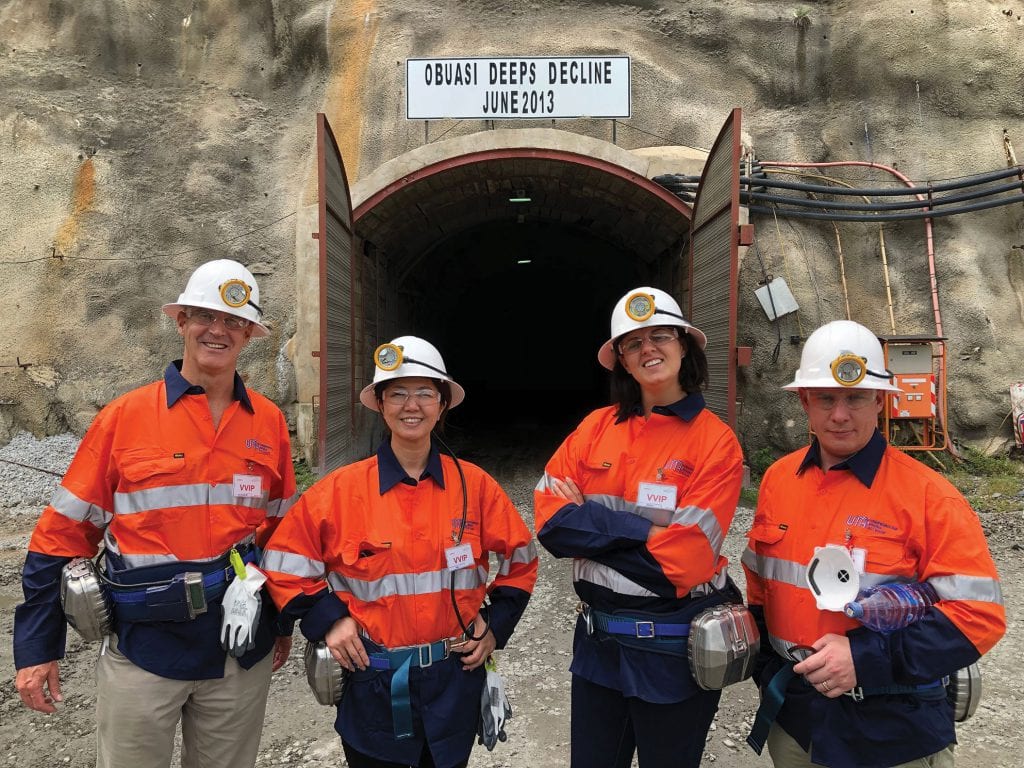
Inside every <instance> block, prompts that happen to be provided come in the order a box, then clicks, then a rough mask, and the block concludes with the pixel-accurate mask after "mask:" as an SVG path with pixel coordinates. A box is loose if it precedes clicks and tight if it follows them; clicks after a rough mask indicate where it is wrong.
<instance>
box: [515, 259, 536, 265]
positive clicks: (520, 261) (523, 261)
mask: <svg viewBox="0 0 1024 768" xmlns="http://www.w3.org/2000/svg"><path fill="white" fill-rule="evenodd" d="M531 261H533V259H519V261H517V262H516V264H529V263H530V262H531Z"/></svg>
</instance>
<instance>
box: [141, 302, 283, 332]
mask: <svg viewBox="0 0 1024 768" xmlns="http://www.w3.org/2000/svg"><path fill="white" fill-rule="evenodd" d="M189 307H199V308H200V309H212V310H213V311H214V312H223V313H224V314H225V315H234V316H235V317H240V318H242V319H243V320H248V321H249V322H250V323H252V335H253V336H255V337H260V336H269V335H270V329H269V328H267V326H265V325H263V323H258V322H256V321H255V320H253V319H252V318H249V317H246V316H245V315H240V314H239V313H237V312H230V311H228V310H226V309H225V308H224V306H223V305H220V304H212V303H209V302H203V301H200V302H196V303H195V304H164V305H163V307H161V309H162V310H163V313H164V314H165V315H167V316H168V317H169V318H171V319H172V320H175V321H176V320H177V319H178V313H179V312H184V311H185V310H186V309H188V308H189Z"/></svg>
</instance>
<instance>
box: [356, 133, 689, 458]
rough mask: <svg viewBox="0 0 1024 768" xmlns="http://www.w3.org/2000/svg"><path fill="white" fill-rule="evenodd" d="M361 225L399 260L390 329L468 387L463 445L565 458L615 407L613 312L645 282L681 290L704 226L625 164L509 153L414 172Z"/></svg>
mask: <svg viewBox="0 0 1024 768" xmlns="http://www.w3.org/2000/svg"><path fill="white" fill-rule="evenodd" d="M356 230H357V234H358V236H359V237H360V238H361V240H362V241H363V244H364V253H367V254H373V258H374V259H375V260H377V262H376V263H379V264H384V265H385V267H384V269H385V271H384V272H383V273H382V276H383V277H384V279H386V280H388V281H389V283H388V285H387V286H386V288H384V289H383V290H382V292H383V293H385V294H386V295H387V302H386V304H387V307H389V308H391V310H392V311H393V312H394V314H393V315H392V316H390V317H389V318H388V319H387V320H388V322H386V323H385V325H386V327H389V328H391V329H393V330H394V335H401V334H406V333H411V334H414V335H417V336H422V337H424V338H426V339H428V340H429V341H431V342H433V343H434V344H435V345H436V346H437V347H438V348H439V349H440V351H441V353H442V355H443V357H444V360H445V364H446V365H447V367H448V371H449V372H450V373H451V374H452V376H453V377H454V378H455V379H456V381H458V382H459V383H460V384H462V385H463V386H464V387H465V389H466V392H467V395H466V400H465V402H464V403H463V404H461V405H460V406H459V407H458V408H456V409H453V410H452V411H451V412H450V414H449V415H448V417H447V425H446V429H445V433H446V435H447V436H448V439H449V441H450V443H451V444H452V447H453V448H456V449H460V447H461V446H465V448H468V449H470V450H475V449H477V448H478V447H479V446H481V445H486V446H488V447H494V449H495V451H497V452H500V453H502V454H503V455H505V456H511V455H514V454H516V453H517V452H526V451H533V452H534V453H536V452H538V451H539V452H545V451H546V452H548V453H550V451H551V450H554V448H555V447H556V446H557V444H558V443H559V442H560V441H561V440H562V439H563V438H564V437H565V436H566V435H567V434H568V433H569V431H571V430H572V428H574V427H575V425H576V424H578V423H579V421H580V419H581V418H582V417H583V416H584V415H585V414H587V413H589V412H590V411H591V410H593V409H594V408H596V407H599V406H602V405H607V404H608V401H609V373H608V372H607V371H606V370H605V369H604V368H602V367H601V366H600V364H599V363H598V361H597V351H598V348H599V347H600V346H601V344H602V343H604V342H605V341H606V340H607V338H608V333H609V320H610V316H611V311H612V307H613V305H614V304H615V301H616V300H617V299H618V298H619V297H621V296H622V295H623V294H624V293H626V291H628V290H630V289H631V288H635V287H637V286H641V285H652V286H656V287H659V288H664V289H666V290H669V291H670V292H672V293H674V294H677V295H678V293H679V290H678V289H679V288H680V287H681V286H682V284H683V283H684V277H685V274H684V273H685V270H684V263H683V259H684V254H685V253H686V252H687V242H688V231H689V220H688V218H687V215H686V212H685V211H684V210H683V208H682V204H677V203H676V202H675V201H674V200H671V201H670V200H667V199H666V195H665V194H664V193H663V191H662V190H661V188H660V187H657V186H656V185H653V184H651V183H650V182H648V181H647V180H646V179H645V178H643V177H642V176H637V175H635V174H634V173H632V172H628V171H625V170H624V169H623V168H621V167H619V166H614V165H611V164H609V163H606V162H604V161H602V160H599V159H595V158H587V157H582V156H580V155H576V154H572V153H567V152H554V151H550V152H549V151H545V150H536V149H518V150H517V149H508V150H500V151H497V150H496V151H495V152H494V153H481V155H480V156H478V157H476V158H475V159H474V160H473V161H472V162H469V163H467V162H464V161H463V160H462V159H460V158H457V157H456V158H452V159H450V160H449V161H447V162H440V163H436V164H434V165H431V166H428V167H426V168H424V169H422V171H421V172H414V173H410V174H408V175H406V176H404V177H402V178H401V179H400V180H399V181H398V182H396V183H395V185H394V186H393V188H389V190H388V194H386V195H383V196H381V197H380V198H378V199H375V200H374V203H373V205H372V206H369V207H367V208H366V209H365V210H364V211H363V212H362V214H361V215H360V217H359V218H358V221H357V225H356ZM679 298H680V299H683V298H684V297H682V296H680V297H679ZM384 311H385V312H387V311H389V310H388V308H385V310H384ZM392 318H393V320H392ZM465 448H463V449H461V450H460V455H467V456H470V455H471V454H467V453H466V450H465Z"/></svg>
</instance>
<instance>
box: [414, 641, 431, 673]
mask: <svg viewBox="0 0 1024 768" xmlns="http://www.w3.org/2000/svg"><path fill="white" fill-rule="evenodd" d="M424 651H426V654H427V661H426V663H424V662H423V652H424ZM416 653H418V654H419V656H420V667H421V668H423V669H426V668H427V667H429V666H430V665H431V664H433V663H434V646H432V645H429V644H428V645H419V646H416Z"/></svg>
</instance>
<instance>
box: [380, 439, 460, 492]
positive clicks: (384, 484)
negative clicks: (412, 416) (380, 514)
mask: <svg viewBox="0 0 1024 768" xmlns="http://www.w3.org/2000/svg"><path fill="white" fill-rule="evenodd" d="M428 477H431V478H433V479H434V482H435V483H437V484H438V485H439V486H441V488H444V471H443V470H442V469H441V454H440V453H439V452H438V450H437V446H436V445H434V443H433V441H431V443H430V453H429V454H427V468H426V469H424V470H423V474H422V475H420V476H419V479H420V480H426V479H427V478H428ZM377 478H378V481H379V482H380V495H381V496H383V495H384V494H385V493H387V492H388V491H390V490H391V489H392V488H394V487H395V486H396V485H398V484H399V483H405V484H406V485H416V483H417V480H415V479H413V478H411V477H409V474H408V473H407V472H406V471H405V470H404V469H402V465H401V464H399V463H398V457H397V456H395V452H394V451H393V450H392V449H391V441H390V440H385V441H384V442H383V443H381V444H380V448H378V449H377Z"/></svg>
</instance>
